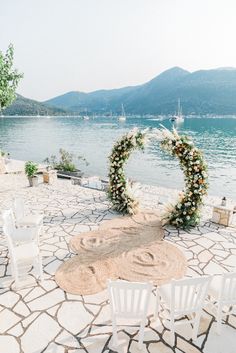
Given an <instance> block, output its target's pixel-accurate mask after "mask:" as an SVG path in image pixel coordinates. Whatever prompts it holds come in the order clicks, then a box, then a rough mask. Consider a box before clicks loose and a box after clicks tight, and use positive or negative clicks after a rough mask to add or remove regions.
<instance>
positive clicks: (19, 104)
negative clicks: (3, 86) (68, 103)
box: [2, 94, 65, 115]
mask: <svg viewBox="0 0 236 353" xmlns="http://www.w3.org/2000/svg"><path fill="white" fill-rule="evenodd" d="M2 113H3V114H4V115H38V114H39V115H48V114H50V115H58V114H65V110H64V109H61V108H56V107H48V106H47V105H45V104H43V103H40V102H37V101H35V100H32V99H28V98H24V97H22V96H20V95H19V94H18V95H17V97H16V99H15V101H14V102H13V103H12V104H11V105H10V106H9V107H8V108H7V109H5V110H4V111H3V112H2Z"/></svg>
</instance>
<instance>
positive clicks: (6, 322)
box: [0, 309, 21, 334]
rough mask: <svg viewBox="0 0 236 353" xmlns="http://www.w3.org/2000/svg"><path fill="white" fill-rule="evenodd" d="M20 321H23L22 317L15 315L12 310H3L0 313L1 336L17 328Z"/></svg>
mask: <svg viewBox="0 0 236 353" xmlns="http://www.w3.org/2000/svg"><path fill="white" fill-rule="evenodd" d="M19 321H21V318H20V316H18V315H16V314H14V313H13V312H12V311H11V310H9V309H4V310H2V311H1V312H0V334H1V333H4V332H6V331H7V330H9V329H10V328H11V327H13V326H15V325H16V324H17V323H18V322H19Z"/></svg>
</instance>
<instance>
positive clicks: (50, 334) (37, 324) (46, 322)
mask: <svg viewBox="0 0 236 353" xmlns="http://www.w3.org/2000/svg"><path fill="white" fill-rule="evenodd" d="M60 330H61V328H60V326H59V325H58V323H57V322H56V321H55V320H53V319H52V318H51V317H50V316H49V315H48V314H46V313H43V314H41V315H40V316H39V317H38V318H37V319H36V320H35V321H34V322H33V323H32V324H31V325H30V326H29V327H28V328H27V330H26V331H25V333H24V334H23V336H22V337H21V346H22V350H23V352H24V353H35V352H42V351H43V350H44V348H46V347H47V345H48V344H49V343H50V341H51V340H53V339H54V338H55V336H56V335H57V334H58V333H59V332H60Z"/></svg>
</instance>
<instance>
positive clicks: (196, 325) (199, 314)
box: [192, 311, 201, 341]
mask: <svg viewBox="0 0 236 353" xmlns="http://www.w3.org/2000/svg"><path fill="white" fill-rule="evenodd" d="M200 318H201V311H200V312H197V313H196V317H195V320H194V321H195V322H194V325H193V336H192V340H193V341H196V339H197V334H198V329H199V324H200Z"/></svg>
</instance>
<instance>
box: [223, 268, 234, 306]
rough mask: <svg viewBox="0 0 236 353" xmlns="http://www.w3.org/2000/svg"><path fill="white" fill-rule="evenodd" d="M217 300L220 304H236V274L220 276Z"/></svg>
mask: <svg viewBox="0 0 236 353" xmlns="http://www.w3.org/2000/svg"><path fill="white" fill-rule="evenodd" d="M219 300H220V301H221V302H222V304H223V305H224V304H236V272H231V273H224V274H222V282H221V288H219Z"/></svg>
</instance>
